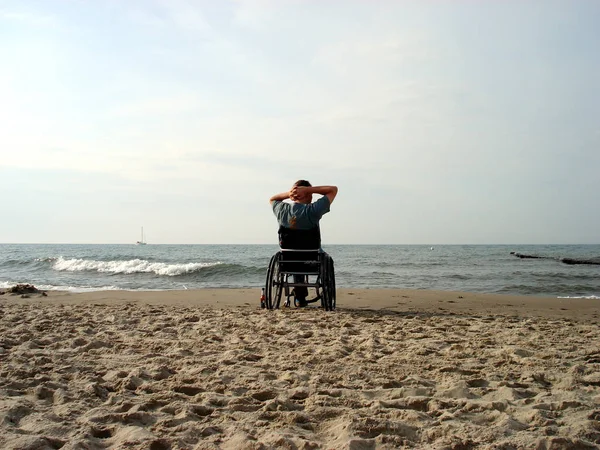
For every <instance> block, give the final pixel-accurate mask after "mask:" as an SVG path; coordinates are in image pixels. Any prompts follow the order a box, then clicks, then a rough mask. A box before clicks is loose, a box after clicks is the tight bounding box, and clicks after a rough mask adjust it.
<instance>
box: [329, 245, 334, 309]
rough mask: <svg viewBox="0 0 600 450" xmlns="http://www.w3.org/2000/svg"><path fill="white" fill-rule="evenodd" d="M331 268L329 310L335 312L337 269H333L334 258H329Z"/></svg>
mask: <svg viewBox="0 0 600 450" xmlns="http://www.w3.org/2000/svg"><path fill="white" fill-rule="evenodd" d="M328 259H329V261H328V266H329V310H330V311H333V310H335V301H336V292H335V269H334V267H333V258H331V257H329V258H328Z"/></svg>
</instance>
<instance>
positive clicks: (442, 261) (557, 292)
mask: <svg viewBox="0 0 600 450" xmlns="http://www.w3.org/2000/svg"><path fill="white" fill-rule="evenodd" d="M277 250H278V247H277V246H276V245H152V244H148V245H124V244H122V245H80V244H39V245H38V244H0V288H8V287H11V286H14V285H15V284H18V283H29V284H33V285H35V286H36V287H38V288H39V289H44V290H66V291H73V292H87V291H100V290H115V289H117V290H118V289H123V290H172V289H199V288H200V289H201V288H259V287H261V286H263V285H264V283H265V278H266V271H267V264H268V262H269V259H270V257H271V256H272V255H273V254H274V253H275V252H277ZM324 250H325V251H327V252H328V253H329V254H330V255H331V256H332V257H333V259H334V261H335V276H336V284H337V286H338V287H342V288H372V289H378V288H400V289H429V290H445V291H463V292H481V293H495V294H517V295H530V296H553V297H585V298H591V299H600V245H513V246H507V245H435V246H431V245H331V246H326V247H324ZM511 252H514V253H517V254H520V255H528V256H537V257H539V258H521V257H518V256H516V255H515V254H511ZM564 260H574V261H584V262H588V264H567V263H565V262H564Z"/></svg>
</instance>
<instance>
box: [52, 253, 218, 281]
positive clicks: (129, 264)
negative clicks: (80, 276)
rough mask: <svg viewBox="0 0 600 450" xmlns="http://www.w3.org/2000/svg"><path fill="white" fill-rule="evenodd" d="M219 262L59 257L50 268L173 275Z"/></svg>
mask: <svg viewBox="0 0 600 450" xmlns="http://www.w3.org/2000/svg"><path fill="white" fill-rule="evenodd" d="M221 264H222V263H221V262H215V263H181V264H168V263H162V262H151V261H147V260H144V259H130V260H126V261H97V260H90V259H78V258H72V259H65V258H63V257H59V258H56V260H54V263H53V265H52V268H53V269H54V270H57V271H59V272H99V273H111V274H126V275H129V274H135V273H154V274H156V275H161V276H168V277H175V276H178V275H185V274H191V273H196V272H199V271H201V270H205V269H206V268H210V267H215V266H218V265H221Z"/></svg>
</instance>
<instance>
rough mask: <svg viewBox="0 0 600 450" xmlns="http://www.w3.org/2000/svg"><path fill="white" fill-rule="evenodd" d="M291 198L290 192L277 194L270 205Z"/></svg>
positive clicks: (270, 201) (271, 199) (270, 200)
mask: <svg viewBox="0 0 600 450" xmlns="http://www.w3.org/2000/svg"><path fill="white" fill-rule="evenodd" d="M288 198H290V191H287V192H282V193H281V194H275V195H274V196H273V197H271V198H270V199H269V203H273V202H282V201H284V200H287V199H288Z"/></svg>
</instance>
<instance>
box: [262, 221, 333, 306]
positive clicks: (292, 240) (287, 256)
mask: <svg viewBox="0 0 600 450" xmlns="http://www.w3.org/2000/svg"><path fill="white" fill-rule="evenodd" d="M279 245H280V250H279V252H277V253H276V254H275V255H273V256H272V257H271V260H270V261H269V267H268V269H267V279H266V283H265V307H266V308H267V309H279V308H280V307H282V306H283V307H291V306H292V302H293V304H294V306H295V307H303V306H307V305H308V304H311V303H316V302H319V301H320V304H321V308H323V309H324V310H325V311H333V310H335V307H336V288H335V269H334V264H333V258H331V256H329V255H328V254H327V253H326V252H324V251H323V250H321V248H320V247H321V235H320V231H319V229H318V228H316V229H313V230H291V229H288V228H283V227H282V228H280V229H279ZM312 289H314V295H315V296H314V298H308V294H309V292H310V291H309V290H312ZM283 297H285V300H284V301H283V304H282V298H283Z"/></svg>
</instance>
